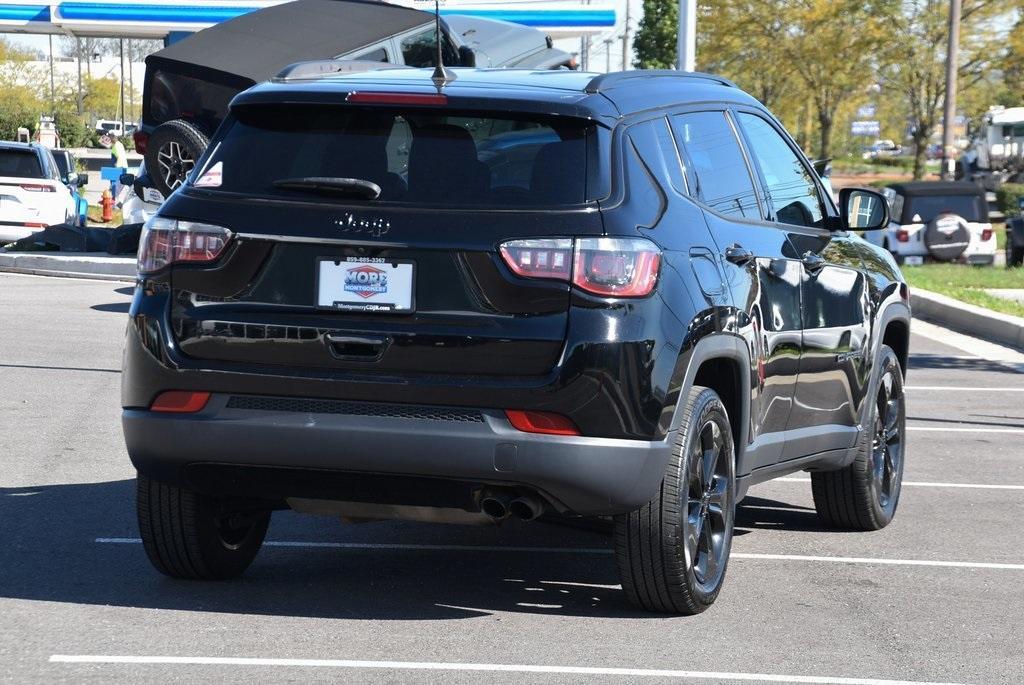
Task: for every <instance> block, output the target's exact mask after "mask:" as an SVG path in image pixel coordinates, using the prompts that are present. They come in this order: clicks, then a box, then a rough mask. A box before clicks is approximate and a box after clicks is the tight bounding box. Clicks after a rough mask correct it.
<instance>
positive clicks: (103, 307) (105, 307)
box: [89, 302, 132, 314]
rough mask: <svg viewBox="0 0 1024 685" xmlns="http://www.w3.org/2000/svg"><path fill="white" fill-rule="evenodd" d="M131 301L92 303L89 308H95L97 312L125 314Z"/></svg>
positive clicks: (129, 307)
mask: <svg viewBox="0 0 1024 685" xmlns="http://www.w3.org/2000/svg"><path fill="white" fill-rule="evenodd" d="M131 306H132V303H131V302H111V303H109V304H94V305H91V306H90V307H89V309H95V310H96V311H98V312H112V313H114V314H127V313H128V310H130V309H131Z"/></svg>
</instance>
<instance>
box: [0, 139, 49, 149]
mask: <svg viewBox="0 0 1024 685" xmlns="http://www.w3.org/2000/svg"><path fill="white" fill-rule="evenodd" d="M40 149H41V147H40V145H39V143H17V142H15V141H13V140H0V150H29V151H32V152H39V150H40Z"/></svg>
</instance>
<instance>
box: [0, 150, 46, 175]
mask: <svg viewBox="0 0 1024 685" xmlns="http://www.w3.org/2000/svg"><path fill="white" fill-rule="evenodd" d="M0 176H15V177H18V178H45V176H43V168H42V166H41V165H40V164H39V155H37V154H36V153H35V152H34V151H32V150H0Z"/></svg>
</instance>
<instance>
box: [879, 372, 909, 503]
mask: <svg viewBox="0 0 1024 685" xmlns="http://www.w3.org/2000/svg"><path fill="white" fill-rule="evenodd" d="M898 372H899V369H893V368H891V367H890V368H887V369H886V370H885V372H884V375H883V376H882V379H881V383H880V384H879V387H878V397H877V399H876V403H877V409H876V416H875V434H874V437H873V439H872V442H871V472H872V475H873V482H874V490H875V496H876V497H877V498H878V504H879V506H880V507H881V508H882V509H883V510H885V511H890V510H893V509H895V505H896V501H895V500H896V498H897V497H899V491H900V479H901V476H902V474H903V447H904V440H903V433H904V431H905V425H904V424H905V423H906V412H905V408H904V402H903V384H902V383H901V382H899V381H897V379H896V377H895V375H894V374H895V373H898ZM890 516H891V512H890Z"/></svg>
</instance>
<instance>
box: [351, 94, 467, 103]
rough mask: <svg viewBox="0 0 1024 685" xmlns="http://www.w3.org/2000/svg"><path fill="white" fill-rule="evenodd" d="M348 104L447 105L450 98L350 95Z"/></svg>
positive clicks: (418, 95) (437, 96) (436, 96)
mask: <svg viewBox="0 0 1024 685" xmlns="http://www.w3.org/2000/svg"><path fill="white" fill-rule="evenodd" d="M345 101H346V102H356V103H363V104H370V105H447V104H448V96H447V95H442V94H440V93H373V92H355V93H349V94H348V97H347V98H345Z"/></svg>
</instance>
